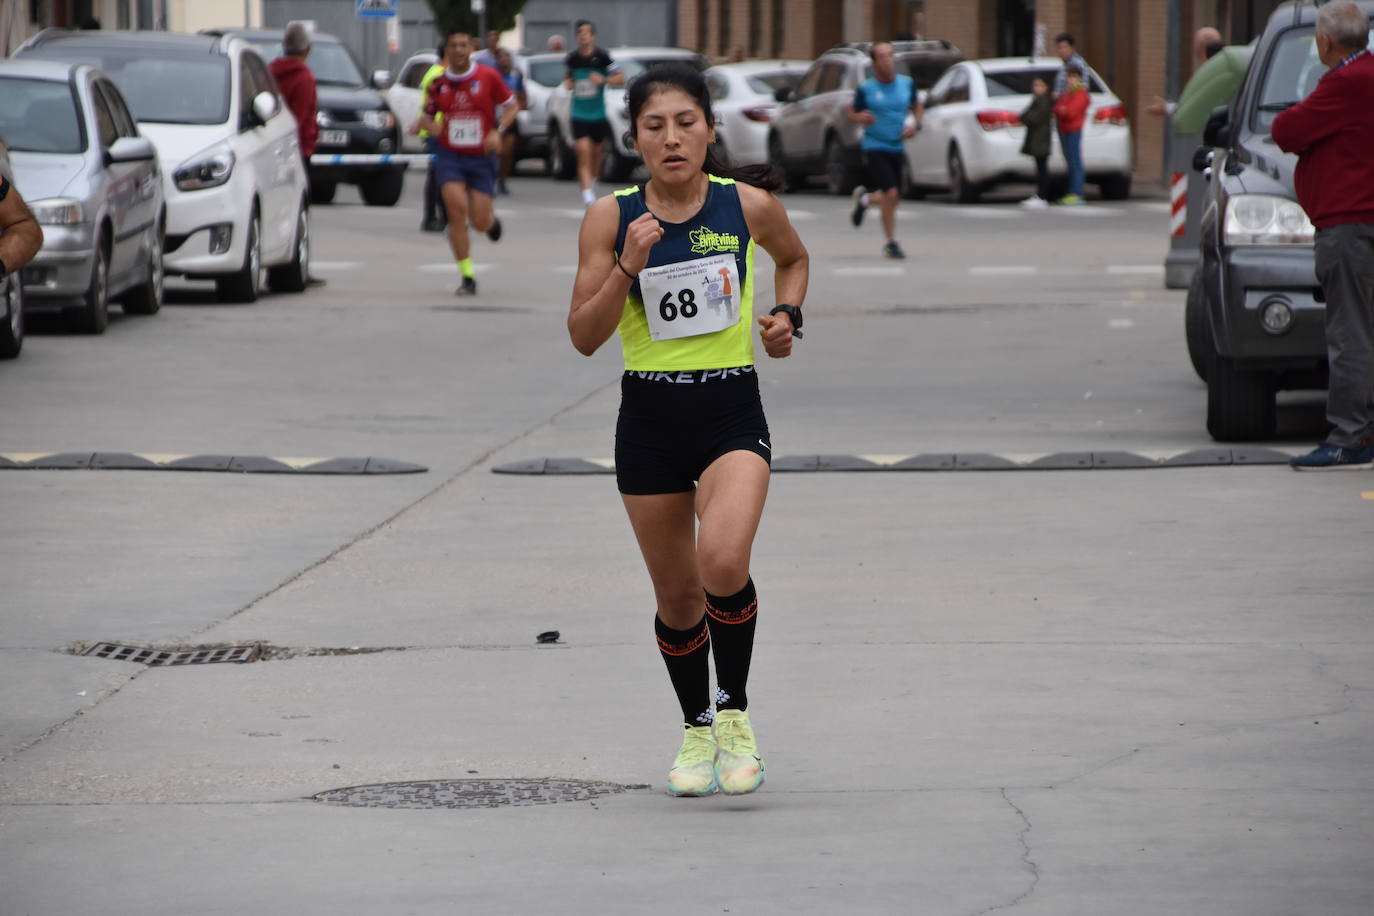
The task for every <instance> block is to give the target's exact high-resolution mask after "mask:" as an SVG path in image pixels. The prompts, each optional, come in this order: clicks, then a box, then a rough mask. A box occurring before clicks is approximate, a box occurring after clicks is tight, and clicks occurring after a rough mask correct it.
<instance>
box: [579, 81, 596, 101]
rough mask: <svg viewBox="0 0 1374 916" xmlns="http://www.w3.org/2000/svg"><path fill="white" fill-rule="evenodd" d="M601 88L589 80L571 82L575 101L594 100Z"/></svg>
mask: <svg viewBox="0 0 1374 916" xmlns="http://www.w3.org/2000/svg"><path fill="white" fill-rule="evenodd" d="M600 88H601V87H600V86H598V85H597V84H596V83H593V82H592V81H591V80H590V79H580V80H573V98H575V99H594V98H596V93H597V90H598V89H600Z"/></svg>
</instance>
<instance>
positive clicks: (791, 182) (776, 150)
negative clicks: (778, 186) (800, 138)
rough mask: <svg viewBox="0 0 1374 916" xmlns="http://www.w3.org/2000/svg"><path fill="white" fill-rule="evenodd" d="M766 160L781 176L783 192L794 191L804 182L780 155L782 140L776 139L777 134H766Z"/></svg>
mask: <svg viewBox="0 0 1374 916" xmlns="http://www.w3.org/2000/svg"><path fill="white" fill-rule="evenodd" d="M768 161H769V162H770V163H772V165H773V168H775V169H777V170H778V174H779V175H781V176H782V190H783V191H784V192H788V191H795V190H797V188H799V187H801V186H802V184H803V183H804V182H805V179H804V178H803V177H802V176H801V175H799V174H797V173H796V172H794V171H792V170H791V169H789V168H788V167H787V160H786V159H785V158H783V155H782V141H781V140H779V139H778V135H777V134H769V135H768Z"/></svg>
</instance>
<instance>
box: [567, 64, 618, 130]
mask: <svg viewBox="0 0 1374 916" xmlns="http://www.w3.org/2000/svg"><path fill="white" fill-rule="evenodd" d="M564 62H565V63H566V64H567V67H568V75H569V76H570V77H572V81H573V97H572V118H573V120H574V121H604V120H605V119H606V99H605V96H606V85H605V84H604V83H602V84H601V85H596V84H594V83H593V82H592V81H591V80H590V79H589V77H590V76H591V74H593V73H600V74H601V75H602V76H603V77H606V76H609V75H610V74H611V72H612V71H613V70H614V69H615V64H614V63H613V62H612V61H611V55H609V54H607V53H606V52H605V51H603V50H601V49H600V48H596V49H594V50H593V51H592V53H591V54H583V53H582V52H581V51H573V52H571V53H570V54H569V55H568V56H567V58H566V59H565V61H564Z"/></svg>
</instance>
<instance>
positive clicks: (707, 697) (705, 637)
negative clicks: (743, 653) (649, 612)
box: [654, 614, 715, 725]
mask: <svg viewBox="0 0 1374 916" xmlns="http://www.w3.org/2000/svg"><path fill="white" fill-rule="evenodd" d="M654 635H655V636H657V637H658V651H659V654H661V655H662V656H663V661H664V663H665V664H666V665H667V666H668V679H669V680H670V681H672V682H673V690H674V691H676V692H677V701H678V703H679V705H681V706H682V721H683V722H686V723H687V724H688V725H710V724H711V720H712V718H713V717H714V715H715V714H714V713H713V712H712V711H711V669H710V666H709V664H708V663H707V657H708V656H709V655H710V654H711V636H710V632H709V631H708V630H707V629H706V619H705V618H704V617H703V618H702V619H701V620H699V621H697V624H696V626H694V627H691V628H690V629H686V630H674V629H673V628H672V627H670V626H668V625H667V624H666V623H664V622H663V621H662V620H661V619H659V617H658V615H657V614H655V615H654Z"/></svg>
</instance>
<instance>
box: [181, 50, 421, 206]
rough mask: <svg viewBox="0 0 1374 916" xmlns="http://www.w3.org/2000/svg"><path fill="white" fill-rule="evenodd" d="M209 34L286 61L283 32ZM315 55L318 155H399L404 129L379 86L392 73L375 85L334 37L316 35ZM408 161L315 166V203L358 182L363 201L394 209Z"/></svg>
mask: <svg viewBox="0 0 1374 916" xmlns="http://www.w3.org/2000/svg"><path fill="white" fill-rule="evenodd" d="M203 34H206V35H234V36H236V37H238V38H241V39H243V40H244V41H246V42H248V43H249V44H250V45H252V46H253V48H254V50H256V51H257V52H258V53H259V54H260V55H262V59H263V60H267V61H270V60H272V59H273V58H275V57H280V56H281V53H282V50H281V39H282V31H281V30H279V29H205V30H204V32H203ZM310 45H311V47H310V56H309V57H307V58H306V59H305V62H306V64H308V65H309V66H310V72H312V73H313V74H315V85H316V87H317V93H318V97H317V102H316V107H317V109H318V114H317V115H316V117H315V122H316V123H317V124H318V125H319V127H320V139H319V142H318V143H317V144H316V148H315V153H316V154H317V155H321V154H330V153H399V152H400V151H401V129H402V128H401V127H400V126H398V125H397V123H396V116H395V115H394V114H392V112H391V109H390V108H389V107H387V104H386V99H385V98H384V97H383V96H382V94H381V92H379V91H378V89H379V88H382V87H385V86H387V85H388V84H390V82H391V74H390V73H388V72H387V71H385V70H378V71H376V72H375V73H373V75H372V81H371V85H369V84H368V82H367V81H366V80H364V79H363V74H362V69H361V68H360V67H359V66H358V62H357V60H355V59H354V57H353V53H352V52H351V51H349V50H348V46H347V45H345V44H344V43H343V42H342V41H340V40H339V39H337V38H335V37H334V36H333V35H325V34H322V33H320V32H316V33H315V34H314V35H312V36H311V37H310ZM405 172H406V163H404V162H400V163H394V164H393V163H388V164H385V165H384V164H381V163H378V164H375V165H371V164H368V165H313V164H312V165H311V166H310V199H311V201H312V202H314V203H321V204H327V203H329V202H330V201H331V200H333V199H334V192H335V191H336V190H338V186H339V184H340V183H344V184H356V185H357V186H358V190H359V191H360V192H361V193H362V196H363V202H364V203H366V204H368V205H369V206H374V207H390V206H391V205H393V204H394V203H396V201H398V200H400V199H401V190H402V187H403V185H404V182H405Z"/></svg>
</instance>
